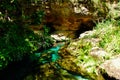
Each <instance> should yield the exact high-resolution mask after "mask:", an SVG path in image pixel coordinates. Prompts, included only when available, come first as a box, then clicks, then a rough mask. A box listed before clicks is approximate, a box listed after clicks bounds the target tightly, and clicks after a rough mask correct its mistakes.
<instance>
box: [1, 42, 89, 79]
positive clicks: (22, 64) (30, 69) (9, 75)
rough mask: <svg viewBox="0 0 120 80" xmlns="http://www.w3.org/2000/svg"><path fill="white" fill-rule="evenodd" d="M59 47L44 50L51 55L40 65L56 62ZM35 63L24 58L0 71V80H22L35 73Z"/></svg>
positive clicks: (38, 54) (80, 77)
mask: <svg viewBox="0 0 120 80" xmlns="http://www.w3.org/2000/svg"><path fill="white" fill-rule="evenodd" d="M61 46H63V44H58V45H57V46H55V47H52V48H50V49H48V50H46V51H45V52H48V51H49V52H51V53H52V54H51V57H50V59H47V60H46V59H44V60H42V64H45V63H47V62H55V61H56V60H58V59H59V58H60V56H59V55H58V50H59V49H60V47H61ZM43 53H44V52H43ZM41 54H42V53H35V56H37V57H40V56H41ZM48 60H49V61H48ZM35 63H36V62H34V61H33V62H32V61H31V60H29V58H26V57H25V58H24V59H23V60H22V61H19V62H13V63H11V64H9V65H8V66H7V67H6V68H5V69H3V70H1V71H0V80H24V78H25V77H26V76H27V75H29V74H35V73H36V71H35V69H34V68H35V67H36V64H35ZM68 73H69V72H68ZM69 74H70V75H72V76H74V77H75V78H76V79H77V80H89V79H86V78H83V77H82V76H80V75H77V74H72V73H69ZM31 80H32V79H31ZM33 80H35V79H33Z"/></svg>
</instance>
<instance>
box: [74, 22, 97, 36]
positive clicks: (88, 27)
mask: <svg viewBox="0 0 120 80" xmlns="http://www.w3.org/2000/svg"><path fill="white" fill-rule="evenodd" d="M94 26H96V24H95V23H94V22H93V21H92V20H91V21H88V22H86V23H81V25H80V28H79V29H78V30H77V31H76V36H77V38H78V37H79V36H80V34H81V33H84V32H85V31H89V30H92V29H93V28H94Z"/></svg>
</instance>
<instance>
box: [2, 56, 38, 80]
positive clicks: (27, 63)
mask: <svg viewBox="0 0 120 80" xmlns="http://www.w3.org/2000/svg"><path fill="white" fill-rule="evenodd" d="M36 65H37V64H36V62H33V61H31V60H30V59H29V58H28V57H25V58H24V59H23V60H22V61H19V62H12V63H11V64H9V65H8V66H7V67H6V68H4V69H2V70H0V80H24V78H25V77H26V76H27V75H28V74H34V73H35V72H36V70H35V66H36Z"/></svg>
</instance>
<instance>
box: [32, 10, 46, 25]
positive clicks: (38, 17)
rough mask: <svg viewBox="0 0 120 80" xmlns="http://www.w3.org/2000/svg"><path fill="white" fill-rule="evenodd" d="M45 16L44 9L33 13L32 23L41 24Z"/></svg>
mask: <svg viewBox="0 0 120 80" xmlns="http://www.w3.org/2000/svg"><path fill="white" fill-rule="evenodd" d="M43 16H44V11H42V10H39V11H36V12H35V13H33V15H32V16H31V18H32V19H33V21H32V24H41V22H42V19H43Z"/></svg>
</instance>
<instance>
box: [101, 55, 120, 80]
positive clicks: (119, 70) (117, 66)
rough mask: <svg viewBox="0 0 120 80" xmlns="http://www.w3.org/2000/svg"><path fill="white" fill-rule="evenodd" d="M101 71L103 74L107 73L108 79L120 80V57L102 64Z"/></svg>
mask: <svg viewBox="0 0 120 80" xmlns="http://www.w3.org/2000/svg"><path fill="white" fill-rule="evenodd" d="M101 70H102V71H104V72H103V73H104V74H105V73H107V75H108V77H110V78H114V79H116V80H119V79H120V56H117V57H115V58H113V59H110V60H107V61H105V62H104V63H103V64H101Z"/></svg>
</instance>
